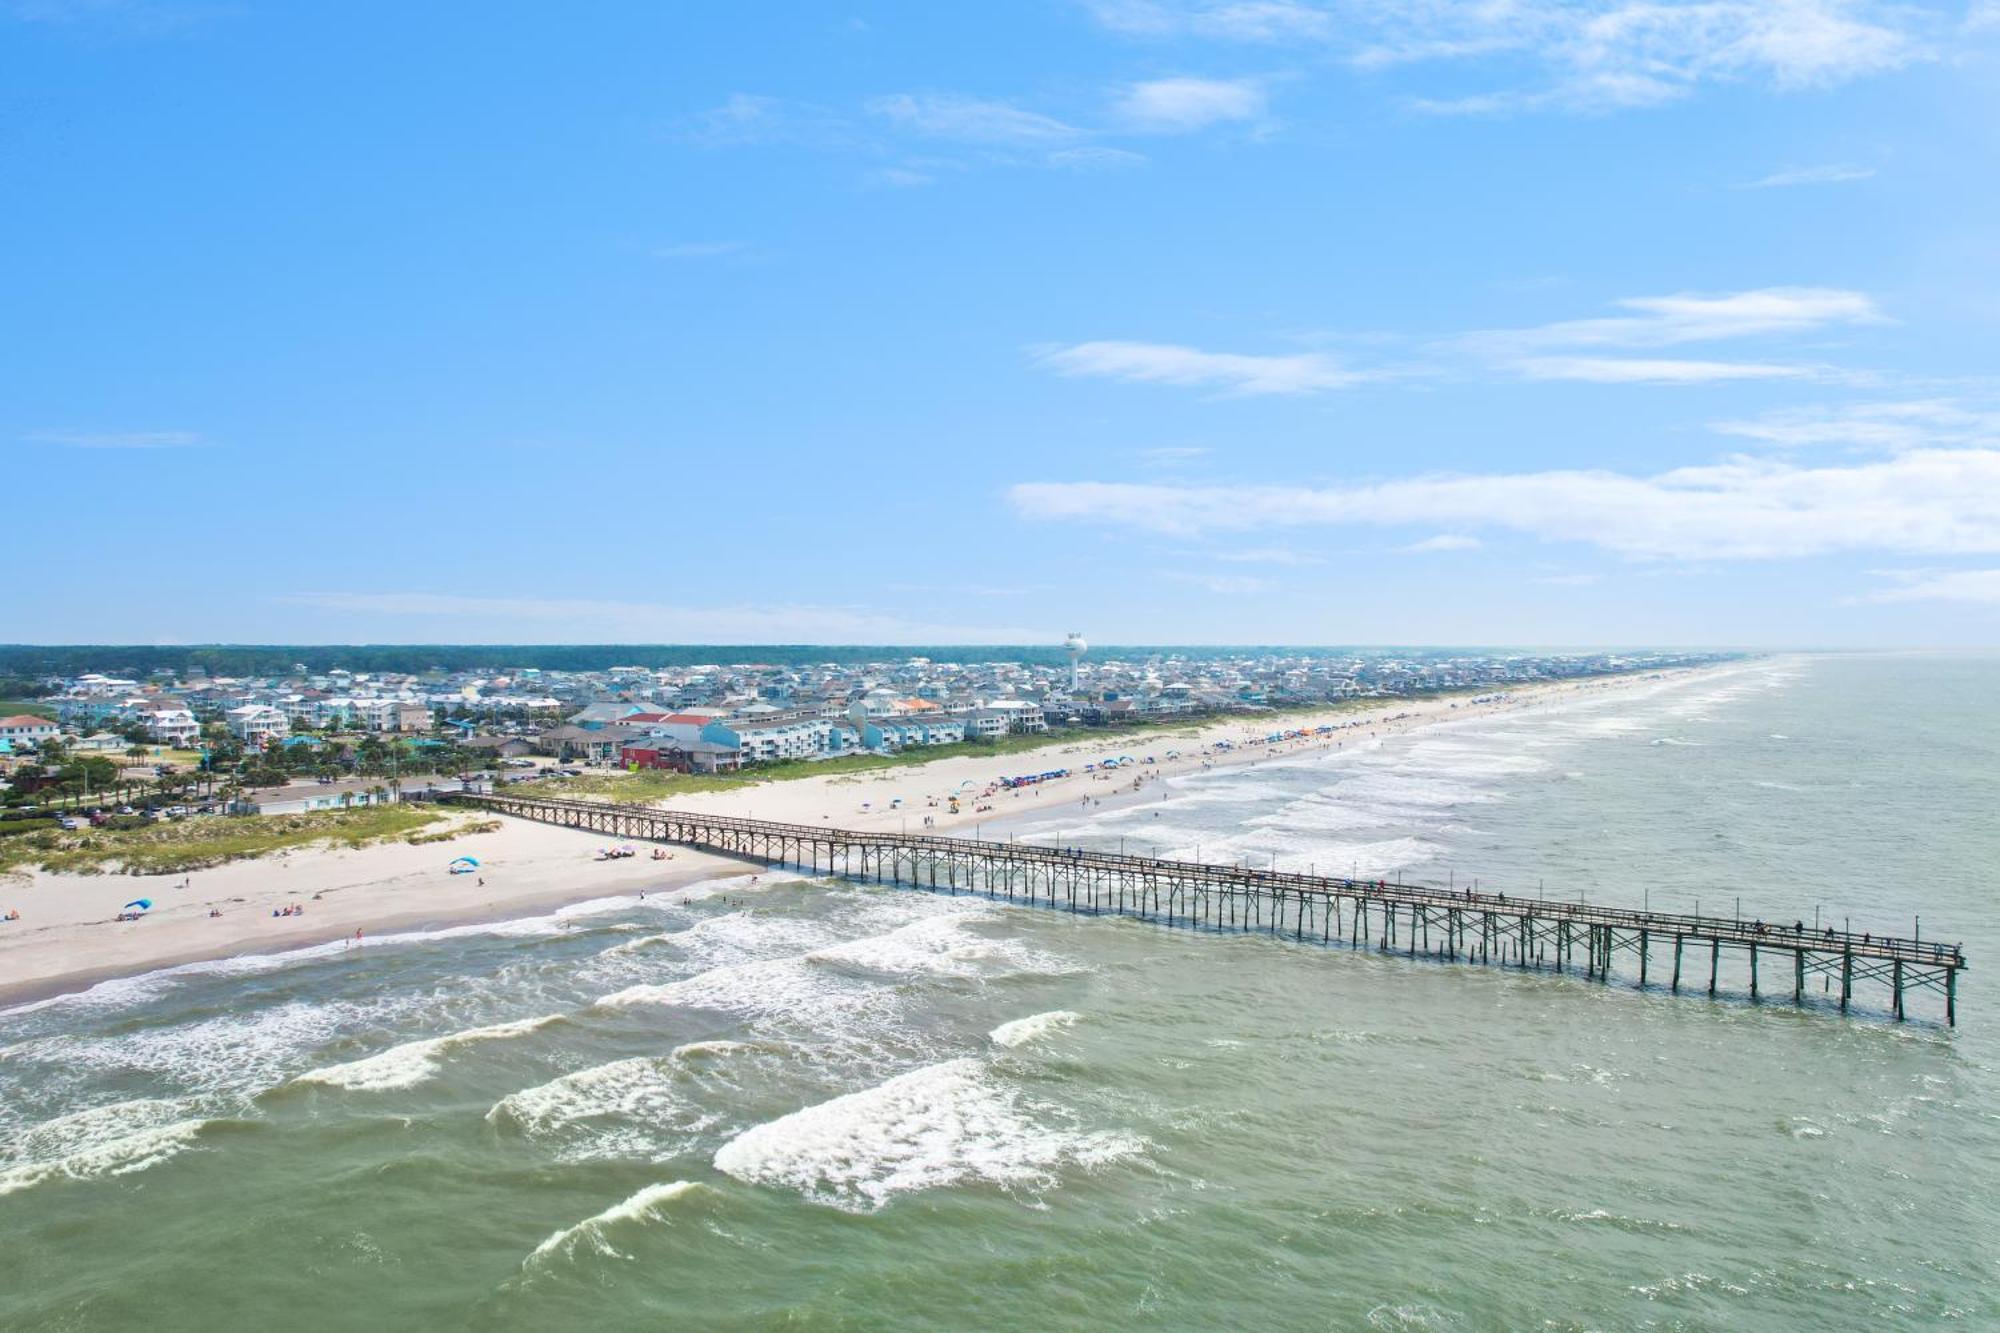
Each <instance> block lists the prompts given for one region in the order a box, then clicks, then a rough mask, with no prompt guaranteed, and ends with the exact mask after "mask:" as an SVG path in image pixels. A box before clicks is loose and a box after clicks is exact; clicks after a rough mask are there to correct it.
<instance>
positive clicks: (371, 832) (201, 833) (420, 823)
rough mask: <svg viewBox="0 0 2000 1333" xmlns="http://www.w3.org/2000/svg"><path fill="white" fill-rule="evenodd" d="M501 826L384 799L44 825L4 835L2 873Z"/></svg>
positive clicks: (223, 858)
mask: <svg viewBox="0 0 2000 1333" xmlns="http://www.w3.org/2000/svg"><path fill="white" fill-rule="evenodd" d="M448 821H449V822H448ZM36 822H39V821H36ZM499 827H500V822H499V821H498V820H483V821H479V822H477V823H467V822H464V821H454V820H452V816H451V814H450V813H449V812H448V811H443V810H435V809H428V808H419V807H417V806H409V805H381V806H370V807H367V808H364V809H359V810H325V811H318V812H315V813H313V814H301V815H259V816H235V817H232V816H224V815H211V816H203V817H198V818H194V819H185V820H176V821H169V822H149V821H140V826H139V827H127V828H110V827H106V828H83V829H77V830H75V831H73V832H64V831H62V830H60V829H50V828H43V829H38V830H36V831H34V832H30V833H26V834H23V835H21V836H18V837H9V838H4V839H0V871H20V870H27V869H30V868H33V867H37V866H39V867H40V868H41V869H43V870H47V871H52V872H68V873H71V874H83V875H96V874H105V873H109V872H120V873H124V874H128V875H171V874H185V873H188V872H191V871H196V870H207V869H209V868H211V867H213V866H219V865H224V864H227V863H228V862H231V861H243V860H248V859H250V858H253V857H259V856H269V855H271V854H272V853H273V852H283V851H290V850H292V849H294V848H303V847H312V846H318V845H325V846H334V847H366V846H370V845H374V844H379V843H385V842H407V843H430V842H444V841H447V840H449V839H451V838H456V837H463V836H464V835H466V834H468V833H484V832H490V831H492V830H494V829H497V828H499Z"/></svg>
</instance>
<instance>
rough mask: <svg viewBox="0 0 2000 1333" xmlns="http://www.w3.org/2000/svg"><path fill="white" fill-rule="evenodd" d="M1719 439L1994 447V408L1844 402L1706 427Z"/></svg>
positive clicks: (1997, 417)
mask: <svg viewBox="0 0 2000 1333" xmlns="http://www.w3.org/2000/svg"><path fill="white" fill-rule="evenodd" d="M1711 428H1712V429H1714V430H1717V431H1720V432H1721V433H1723V434H1725V435H1735V436H1740V437H1742V438H1744V439H1750V440H1761V441H1763V442H1764V443H1766V444H1775V445H1779V446H1781V447H1784V448H1805V447H1810V446H1814V445H1844V446H1847V447H1850V448H1856V449H1921V448H1935V447H1941V446H1953V445H1990V444H2000V410H1994V409H1992V408H1972V407H1967V406H1965V405H1964V404H1963V403H1960V402H1958V401H1956V400H1954V399H1949V398H1925V399H1915V400H1911V401H1905V402H1887V403H1844V404H1841V405H1838V406H1820V407H1800V408H1787V409H1785V410H1783V411H1777V412H1767V413H1765V414H1764V415H1763V416H1759V417H1750V418H1744V419H1738V420H1730V421H1717V422H1714V423H1712V427H1711Z"/></svg>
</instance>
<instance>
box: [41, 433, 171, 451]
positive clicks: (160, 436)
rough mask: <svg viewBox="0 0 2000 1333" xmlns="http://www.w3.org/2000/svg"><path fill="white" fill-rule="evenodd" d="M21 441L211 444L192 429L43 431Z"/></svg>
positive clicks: (69, 445)
mask: <svg viewBox="0 0 2000 1333" xmlns="http://www.w3.org/2000/svg"><path fill="white" fill-rule="evenodd" d="M21 438H22V439H24V440H26V441H27V442H28V443H30V444H53V445H57V446H59V447H61V448H64V449H194V448H199V447H200V446H202V445H205V444H207V443H208V441H207V440H205V439H203V438H202V437H201V436H200V435H197V434H196V433H195V432H193V431H191V430H126V431H88V430H40V431H34V432H31V433H30V434H27V435H24V436H22V437H21Z"/></svg>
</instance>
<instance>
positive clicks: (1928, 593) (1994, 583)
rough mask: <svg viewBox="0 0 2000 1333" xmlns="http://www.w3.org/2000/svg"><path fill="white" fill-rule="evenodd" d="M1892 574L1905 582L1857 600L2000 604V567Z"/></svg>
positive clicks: (1911, 571)
mask: <svg viewBox="0 0 2000 1333" xmlns="http://www.w3.org/2000/svg"><path fill="white" fill-rule="evenodd" d="M1892 577H1896V578H1900V579H1902V580H1903V585H1902V586H1901V587H1898V588H1885V589H1883V590H1882V591H1880V592H1872V593H1869V594H1867V595H1866V596H1864V597H1861V598H1859V599H1857V600H1859V601H1864V602H1986V603H2000V569H1954V570H1945V571H1939V570H1909V571H1905V572H1902V573H1899V574H1896V575H1893V576H1892Z"/></svg>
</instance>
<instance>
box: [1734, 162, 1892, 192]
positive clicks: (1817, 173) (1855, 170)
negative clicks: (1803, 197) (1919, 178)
mask: <svg viewBox="0 0 2000 1333" xmlns="http://www.w3.org/2000/svg"><path fill="white" fill-rule="evenodd" d="M1874 175H1875V168H1873V167H1857V166H1855V165H1853V164H1852V163H1849V162H1830V163H1828V164H1827V165H1825V166H1820V167H1787V168H1786V169H1785V170H1783V171H1774V172H1772V173H1771V174H1770V175H1768V176H1764V177H1760V178H1759V179H1757V180H1754V181H1745V182H1744V183H1743V184H1742V185H1741V186H1739V187H1738V188H1739V189H1744V190H1782V189H1787V188H1789V187H1791V186H1794V185H1845V184H1847V183H1848V182H1850V181H1865V180H1871V179H1873V178H1874Z"/></svg>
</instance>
